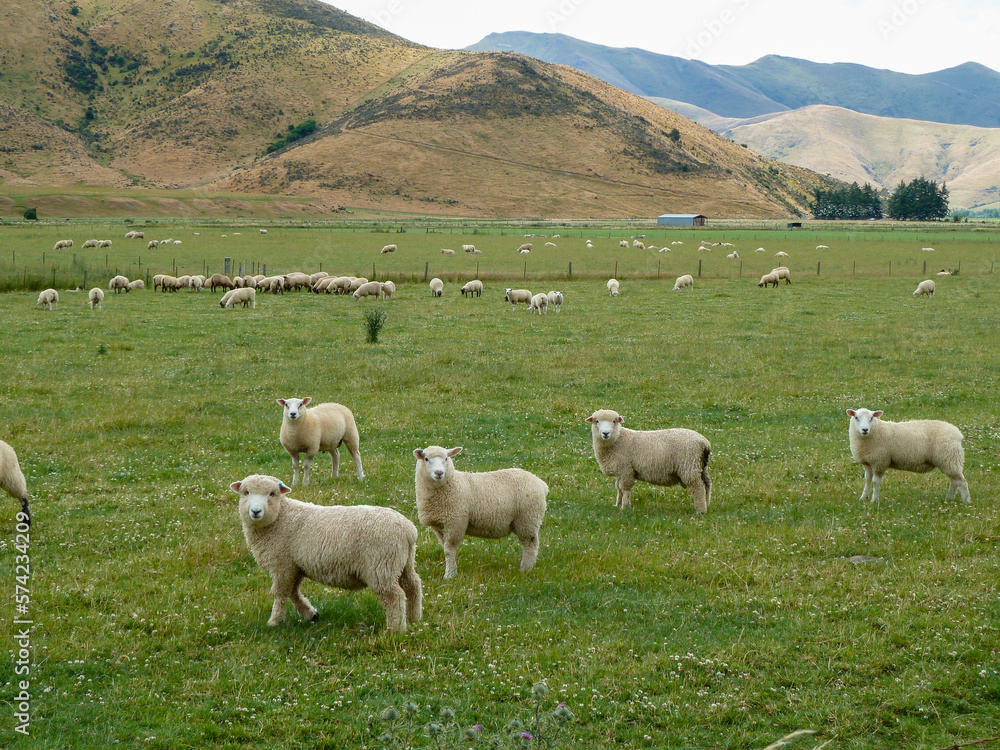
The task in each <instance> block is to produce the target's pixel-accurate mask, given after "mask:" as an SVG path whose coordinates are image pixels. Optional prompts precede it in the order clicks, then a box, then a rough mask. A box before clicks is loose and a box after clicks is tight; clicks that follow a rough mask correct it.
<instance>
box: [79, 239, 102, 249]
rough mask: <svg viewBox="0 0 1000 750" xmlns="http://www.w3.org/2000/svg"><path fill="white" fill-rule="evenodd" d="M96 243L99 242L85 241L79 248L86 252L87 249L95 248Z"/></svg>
mask: <svg viewBox="0 0 1000 750" xmlns="http://www.w3.org/2000/svg"><path fill="white" fill-rule="evenodd" d="M98 242H99V240H87V241H86V242H84V243H83V245H82V246H81V247H82V248H83V249H84V250H86V249H87V248H88V247H97V244H98Z"/></svg>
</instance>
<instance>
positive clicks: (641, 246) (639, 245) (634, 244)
mask: <svg viewBox="0 0 1000 750" xmlns="http://www.w3.org/2000/svg"><path fill="white" fill-rule="evenodd" d="M632 247H634V248H637V249H639V250H645V249H646V246H645V245H644V244H643V243H641V242H639V240H632Z"/></svg>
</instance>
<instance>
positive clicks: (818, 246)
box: [816, 245, 830, 250]
mask: <svg viewBox="0 0 1000 750" xmlns="http://www.w3.org/2000/svg"><path fill="white" fill-rule="evenodd" d="M816 249H817V250H829V249H830V248H829V247H827V246H826V245H816Z"/></svg>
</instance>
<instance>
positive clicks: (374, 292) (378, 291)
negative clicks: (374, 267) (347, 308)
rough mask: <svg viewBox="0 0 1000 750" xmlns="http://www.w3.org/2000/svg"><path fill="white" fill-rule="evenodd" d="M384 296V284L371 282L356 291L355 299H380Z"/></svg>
mask: <svg viewBox="0 0 1000 750" xmlns="http://www.w3.org/2000/svg"><path fill="white" fill-rule="evenodd" d="M381 295H382V284H381V283H380V282H378V281H369V282H367V283H366V284H362V285H361V286H359V287H358V288H357V289H355V290H354V299H361V298H362V297H375V299H378V298H379V297H380V296H381Z"/></svg>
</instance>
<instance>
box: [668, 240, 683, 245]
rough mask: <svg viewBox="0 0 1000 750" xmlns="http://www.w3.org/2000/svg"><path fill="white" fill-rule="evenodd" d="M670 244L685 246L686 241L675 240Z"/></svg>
mask: <svg viewBox="0 0 1000 750" xmlns="http://www.w3.org/2000/svg"><path fill="white" fill-rule="evenodd" d="M670 244H671V245H683V244H684V240H673V241H671V243H670Z"/></svg>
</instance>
